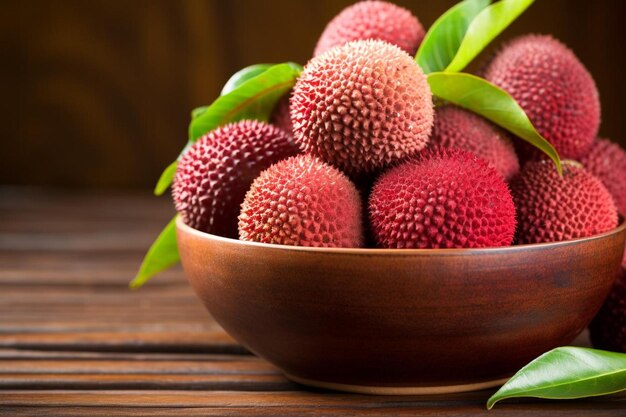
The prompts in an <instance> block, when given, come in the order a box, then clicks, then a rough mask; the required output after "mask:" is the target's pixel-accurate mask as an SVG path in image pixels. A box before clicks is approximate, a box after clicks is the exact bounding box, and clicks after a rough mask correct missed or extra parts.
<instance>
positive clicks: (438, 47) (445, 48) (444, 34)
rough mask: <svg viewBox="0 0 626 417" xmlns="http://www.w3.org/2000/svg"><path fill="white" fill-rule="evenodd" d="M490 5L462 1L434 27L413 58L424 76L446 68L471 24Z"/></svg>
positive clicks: (484, 0) (474, 0)
mask: <svg viewBox="0 0 626 417" xmlns="http://www.w3.org/2000/svg"><path fill="white" fill-rule="evenodd" d="M489 3H490V0H465V1H462V2H461V3H459V4H457V5H455V6H454V7H452V8H451V9H449V10H448V11H447V12H445V13H444V14H443V15H441V17H439V19H437V21H435V23H433V25H432V26H431V27H430V29H429V30H428V32H427V33H426V36H425V37H424V40H423V41H422V44H421V45H420V47H419V49H418V50H417V55H415V61H416V62H417V63H418V64H419V66H420V67H421V68H422V70H423V71H424V72H425V73H426V74H428V73H430V72H435V71H443V70H445V69H446V68H447V67H448V65H449V64H450V62H452V60H453V59H454V56H455V55H456V53H457V51H458V50H459V46H460V45H461V42H462V41H463V38H464V37H465V33H466V31H467V28H468V27H469V26H470V23H471V22H472V20H474V18H475V17H476V16H478V14H479V13H480V12H481V11H482V10H483V9H484V8H485V7H487V6H488V5H489Z"/></svg>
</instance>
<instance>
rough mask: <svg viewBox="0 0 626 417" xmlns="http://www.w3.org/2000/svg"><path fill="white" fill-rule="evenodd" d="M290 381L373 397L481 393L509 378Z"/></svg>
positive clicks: (295, 378) (288, 376)
mask: <svg viewBox="0 0 626 417" xmlns="http://www.w3.org/2000/svg"><path fill="white" fill-rule="evenodd" d="M285 375H286V376H287V378H289V379H290V380H292V381H294V382H297V383H298V384H302V385H308V386H311V387H315V388H324V389H330V390H333V391H344V392H352V393H356V394H372V395H433V394H452V393H456V392H468V391H479V390H482V389H487V388H493V387H497V386H500V385H503V384H504V383H505V382H506V381H508V380H509V378H502V379H494V380H491V381H482V382H475V383H472V384H460V385H437V386H431V387H386V386H372V385H353V384H340V383H336V382H326V381H317V380H314V379H307V378H300V377H298V376H293V375H289V374H285Z"/></svg>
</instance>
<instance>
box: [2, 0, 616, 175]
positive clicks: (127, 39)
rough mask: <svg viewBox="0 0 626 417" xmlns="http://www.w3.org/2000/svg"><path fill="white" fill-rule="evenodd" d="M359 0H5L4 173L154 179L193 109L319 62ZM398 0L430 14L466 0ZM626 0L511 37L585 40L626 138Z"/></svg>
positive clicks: (561, 9) (541, 19)
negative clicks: (272, 66) (231, 80)
mask: <svg viewBox="0 0 626 417" xmlns="http://www.w3.org/2000/svg"><path fill="white" fill-rule="evenodd" d="M353 2H354V0H323V1H306V0H268V1H256V0H228V1H224V0H181V1H169V0H135V1H131V2H128V1H123V0H114V1H104V0H92V1H88V2H85V1H80V0H61V1H54V2H49V1H45V0H31V1H4V2H0V39H2V41H1V42H0V58H2V62H3V65H2V66H0V80H2V81H1V82H2V83H3V93H4V96H5V97H7V99H5V100H3V101H1V102H0V109H1V111H0V122H1V123H0V132H1V135H2V137H3V138H6V140H5V141H3V152H0V183H5V184H6V183H8V184H28V185H33V184H38V185H58V186H64V185H77V186H88V187H89V186H90V187H93V186H107V187H128V186H142V187H151V186H153V185H154V183H155V181H156V179H157V177H158V175H159V173H160V171H161V170H162V169H163V168H164V167H165V166H166V164H168V163H169V162H171V160H172V158H174V157H175V156H176V155H178V153H179V151H180V149H181V148H182V147H183V145H184V143H185V138H186V127H187V123H188V121H189V112H190V111H191V109H192V108H194V107H196V106H199V105H204V104H208V103H210V102H212V101H213V100H214V99H215V98H216V96H217V95H218V93H219V91H220V89H221V87H222V86H223V84H224V83H225V82H226V80H227V79H228V77H229V76H230V75H231V74H233V73H234V72H235V71H237V70H238V69H240V68H242V67H244V66H247V65H251V64H255V63H261V62H283V61H287V60H291V61H296V62H300V63H302V64H304V63H306V61H307V60H308V59H309V58H310V56H311V53H312V51H313V48H314V46H315V43H316V41H317V38H318V36H319V34H320V33H321V32H322V30H323V28H324V26H325V24H326V23H327V22H328V21H329V20H330V19H331V18H332V17H333V16H334V15H335V14H337V13H338V12H339V11H340V10H341V9H342V8H343V7H345V6H347V5H348V4H350V3H353ZM395 2H396V3H398V4H400V5H403V6H405V7H408V8H410V9H411V10H412V11H413V12H414V13H415V14H416V15H417V16H418V17H419V19H420V21H421V22H422V23H423V24H424V26H426V27H429V26H430V25H431V24H432V22H434V20H435V19H436V17H437V16H439V15H440V14H441V13H443V12H444V11H445V10H446V9H447V8H448V7H450V6H451V5H452V4H454V3H455V2H456V0H438V1H425V0H396V1H395ZM625 10H626V3H625V2H623V1H619V0H596V1H593V2H591V1H586V0H550V1H538V2H535V4H534V5H533V6H532V7H530V9H529V10H528V11H527V12H526V13H525V14H524V15H523V16H522V17H521V18H520V19H519V20H518V21H516V22H515V23H514V24H513V25H512V26H511V27H510V28H509V29H507V31H506V32H505V33H504V34H503V36H502V39H510V38H512V37H513V36H516V35H519V34H523V33H528V32H535V33H552V34H554V35H555V36H556V37H557V38H559V39H561V40H563V41H564V42H565V43H566V44H568V45H569V46H571V47H572V48H573V49H574V51H575V52H576V54H577V55H578V56H579V57H580V59H581V60H582V61H583V62H584V63H585V65H586V66H587V67H588V68H589V70H590V72H591V73H592V74H593V75H594V78H595V80H596V82H597V84H598V88H599V90H600V96H601V99H602V116H603V117H602V126H601V130H600V132H601V134H602V135H605V136H609V137H611V138H612V139H613V140H616V141H619V142H621V143H622V144H626V136H624V132H623V128H622V113H623V112H624V104H623V99H622V98H623V97H624V96H625V95H626V83H624V82H622V78H623V76H622V68H624V66H625V65H626V49H625V48H621V47H619V46H618V45H619V42H618V41H619V39H623V38H624V25H623V17H624V15H625ZM499 44H500V40H498V41H497V42H496V43H495V44H494V46H493V47H494V48H495V47H497V46H498V45H499ZM491 49H493V48H491ZM24 167H28V169H24Z"/></svg>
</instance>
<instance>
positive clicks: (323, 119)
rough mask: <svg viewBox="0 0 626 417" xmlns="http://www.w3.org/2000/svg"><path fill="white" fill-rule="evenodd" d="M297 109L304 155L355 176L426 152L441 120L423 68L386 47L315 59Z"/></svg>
mask: <svg viewBox="0 0 626 417" xmlns="http://www.w3.org/2000/svg"><path fill="white" fill-rule="evenodd" d="M290 110H291V120H292V122H293V128H294V130H293V133H294V138H295V141H296V143H298V144H299V145H300V147H301V149H303V150H304V151H305V152H307V153H310V154H312V155H314V156H316V157H318V158H320V159H322V160H323V161H325V162H328V163H330V164H332V165H334V166H336V167H338V168H339V169H341V170H343V171H344V172H346V173H348V174H349V175H354V176H358V175H361V174H366V173H371V172H374V171H376V170H379V169H381V168H383V167H384V166H386V165H388V164H390V163H391V162H394V161H397V160H400V159H402V158H405V157H407V156H409V155H414V154H416V153H417V152H419V151H420V150H421V149H423V148H424V147H425V146H426V145H427V143H428V138H429V136H430V132H431V129H432V124H433V114H434V110H433V104H432V94H431V92H430V88H429V87H428V83H427V81H426V76H425V75H424V73H423V72H422V70H421V68H420V67H419V66H418V65H417V64H416V63H415V61H414V60H413V59H412V58H411V57H410V56H409V55H407V54H406V53H405V52H403V51H402V50H400V49H399V48H398V47H396V46H393V45H390V44H388V43H385V42H381V41H355V42H350V43H348V44H346V45H344V46H342V47H339V48H334V49H331V50H330V51H328V52H327V53H325V54H323V55H320V56H318V57H316V58H313V59H312V60H311V61H310V62H309V63H308V64H307V65H306V67H305V68H304V71H303V72H302V75H301V76H300V78H299V79H298V81H297V82H296V85H295V87H294V90H293V94H292V96H291V104H290Z"/></svg>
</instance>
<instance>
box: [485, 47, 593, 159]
mask: <svg viewBox="0 0 626 417" xmlns="http://www.w3.org/2000/svg"><path fill="white" fill-rule="evenodd" d="M485 78H487V80H489V81H491V82H492V83H494V84H496V85H498V86H499V87H501V88H503V89H504V90H506V91H507V92H509V94H511V95H512V96H513V98H515V100H517V102H518V103H519V104H520V106H521V107H522V108H523V109H524V110H525V111H526V114H528V117H529V118H530V120H531V121H532V123H533V125H534V126H535V127H536V128H537V130H538V131H539V133H540V134H541V135H542V136H543V137H545V138H546V139H547V140H548V141H549V142H550V143H552V145H553V146H554V147H555V148H556V150H557V151H558V152H559V155H560V156H561V157H562V158H573V159H576V158H578V157H580V156H581V155H583V154H584V153H585V152H586V151H587V149H589V147H590V146H591V143H592V142H593V140H594V138H595V137H596V135H597V133H598V127H599V125H600V100H599V96H598V89H597V88H596V85H595V82H594V81H593V78H592V77H591V75H590V74H589V72H588V71H587V69H586V68H585V67H584V66H583V64H582V63H581V62H580V61H579V60H578V58H576V56H575V55H574V53H573V52H572V51H571V50H570V49H568V48H567V47H566V46H565V45H563V44H562V43H560V42H559V41H557V40H556V39H554V38H552V37H551V36H541V35H526V36H522V37H519V38H516V39H514V40H513V41H511V42H510V43H509V44H507V45H505V46H504V47H503V48H502V50H501V51H500V52H499V53H498V55H497V56H496V57H495V58H494V59H493V60H492V61H491V63H490V64H489V67H488V68H487V70H486V72H485ZM535 155H536V153H535Z"/></svg>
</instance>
